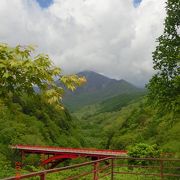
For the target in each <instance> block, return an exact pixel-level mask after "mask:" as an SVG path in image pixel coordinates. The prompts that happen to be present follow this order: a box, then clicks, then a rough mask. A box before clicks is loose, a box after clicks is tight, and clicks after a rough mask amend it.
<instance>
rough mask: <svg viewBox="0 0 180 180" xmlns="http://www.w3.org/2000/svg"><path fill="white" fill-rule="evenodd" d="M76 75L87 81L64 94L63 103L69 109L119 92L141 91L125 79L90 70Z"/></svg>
mask: <svg viewBox="0 0 180 180" xmlns="http://www.w3.org/2000/svg"><path fill="white" fill-rule="evenodd" d="M78 75H80V76H85V77H86V79H87V83H86V84H85V85H84V86H82V87H80V88H77V90H76V91H75V92H68V93H67V95H66V96H65V98H64V103H65V105H67V107H69V108H70V109H71V110H77V109H78V108H81V107H83V106H85V105H89V104H93V103H97V102H100V101H102V100H106V99H108V98H110V97H113V96H116V95H119V94H124V93H134V92H141V91H143V90H142V89H140V88H137V87H135V86H134V85H132V84H130V83H129V82H127V81H125V80H115V79H110V78H108V77H105V76H103V75H101V74H98V73H95V72H92V71H84V72H81V73H78Z"/></svg>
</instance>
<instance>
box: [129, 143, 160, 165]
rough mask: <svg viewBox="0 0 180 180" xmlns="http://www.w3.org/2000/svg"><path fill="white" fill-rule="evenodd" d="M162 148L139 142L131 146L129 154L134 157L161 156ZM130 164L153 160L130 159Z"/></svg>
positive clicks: (143, 163)
mask: <svg viewBox="0 0 180 180" xmlns="http://www.w3.org/2000/svg"><path fill="white" fill-rule="evenodd" d="M160 154H161V150H159V149H158V146H157V145H155V144H154V145H148V144H144V143H139V144H136V145H134V146H131V147H130V148H129V150H128V155H129V156H130V157H133V158H159V157H160ZM129 163H130V164H142V165H147V164H150V163H151V161H147V160H129Z"/></svg>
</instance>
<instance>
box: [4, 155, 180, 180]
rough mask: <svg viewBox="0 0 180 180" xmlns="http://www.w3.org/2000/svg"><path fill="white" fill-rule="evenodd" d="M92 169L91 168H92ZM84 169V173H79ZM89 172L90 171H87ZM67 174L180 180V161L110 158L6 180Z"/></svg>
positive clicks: (67, 176)
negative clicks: (174, 179)
mask: <svg viewBox="0 0 180 180" xmlns="http://www.w3.org/2000/svg"><path fill="white" fill-rule="evenodd" d="M90 167H91V168H90ZM80 168H83V172H80V171H78V170H79V169H80ZM69 170H77V171H76V173H75V174H73V175H70V173H68V172H70V171H69ZM87 170H88V171H87ZM64 172H67V173H66V177H65V176H63V178H62V179H66V180H73V179H81V177H86V179H93V180H98V179H104V177H109V179H111V180H113V179H114V178H116V179H129V176H139V175H141V176H143V177H146V179H147V177H148V176H151V177H152V176H153V177H156V178H157V179H166V178H167V179H169V178H170V177H175V178H177V179H178V178H179V179H180V159H161V158H131V157H113V158H112V157H110V158H104V159H100V160H96V161H91V162H85V163H81V164H76V165H71V166H66V167H61V168H54V169H49V170H44V171H40V172H34V173H29V174H26V175H21V176H20V175H19V176H16V177H10V178H5V179H4V180H19V179H26V178H31V177H39V178H40V180H45V179H47V180H48V176H49V175H50V174H52V173H58V175H59V176H61V177H62V174H63V173H64Z"/></svg>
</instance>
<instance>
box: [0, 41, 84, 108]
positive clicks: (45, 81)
mask: <svg viewBox="0 0 180 180" xmlns="http://www.w3.org/2000/svg"><path fill="white" fill-rule="evenodd" d="M33 53H34V48H33V47H31V46H16V47H10V46H8V45H7V44H0V86H1V88H0V97H1V98H2V97H5V96H6V97H10V96H12V95H22V94H23V93H27V94H29V95H34V94H35V91H34V88H35V87H37V88H38V89H39V92H40V93H41V94H42V95H43V96H44V98H45V99H46V100H47V102H48V103H50V104H56V106H58V105H59V106H60V104H59V102H60V100H61V99H62V96H63V93H64V90H63V88H62V87H58V86H57V84H56V83H55V81H54V78H55V77H56V78H58V79H59V81H60V82H61V83H63V84H64V85H65V86H66V87H67V88H68V89H71V90H74V89H75V88H76V86H79V85H81V84H83V83H84V82H85V81H86V80H85V78H84V77H78V76H76V75H70V76H62V75H61V69H60V68H58V67H56V66H54V65H53V63H52V61H51V60H50V58H49V56H48V55H45V54H38V55H34V54H33ZM60 107H62V106H60Z"/></svg>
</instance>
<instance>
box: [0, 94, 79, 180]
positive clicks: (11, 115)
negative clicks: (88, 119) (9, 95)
mask: <svg viewBox="0 0 180 180" xmlns="http://www.w3.org/2000/svg"><path fill="white" fill-rule="evenodd" d="M76 123H77V121H74V119H73V118H72V116H71V115H70V114H69V112H68V111H67V110H65V111H59V110H57V109H56V108H55V107H54V106H52V105H49V104H47V103H45V102H44V101H43V99H42V98H40V96H38V95H37V97H34V98H32V97H28V96H24V97H21V98H18V97H16V98H14V99H13V101H9V102H4V101H3V100H2V99H0V179H1V177H7V176H12V175H14V174H15V173H14V168H13V166H14V164H15V161H16V160H17V159H16V158H18V156H17V155H16V156H14V155H13V154H12V152H11V150H10V148H9V145H12V144H30V145H51V146H64V147H66V146H67V147H80V146H81V143H80V141H81V139H82V138H81V137H80V133H78V131H79V130H78V126H77V124H76ZM13 153H14V152H13ZM30 162H31V161H30Z"/></svg>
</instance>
